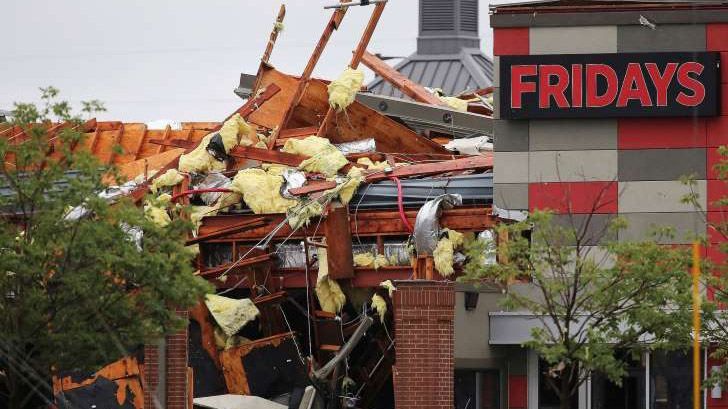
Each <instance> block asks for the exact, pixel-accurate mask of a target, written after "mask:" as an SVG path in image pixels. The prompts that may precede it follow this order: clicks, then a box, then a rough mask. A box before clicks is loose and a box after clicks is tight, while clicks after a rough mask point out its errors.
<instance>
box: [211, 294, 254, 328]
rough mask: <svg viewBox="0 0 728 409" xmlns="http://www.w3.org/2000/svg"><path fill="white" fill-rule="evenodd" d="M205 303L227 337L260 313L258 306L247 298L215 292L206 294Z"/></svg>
mask: <svg viewBox="0 0 728 409" xmlns="http://www.w3.org/2000/svg"><path fill="white" fill-rule="evenodd" d="M205 305H207V308H208V309H209V310H210V314H212V317H213V318H215V322H217V325H219V326H220V329H222V331H223V332H224V333H225V335H227V336H228V337H230V336H233V335H235V333H236V332H238V331H240V330H241V329H242V328H243V327H244V326H245V324H247V323H248V322H250V321H253V320H254V319H255V318H256V317H257V316H258V315H260V311H259V310H258V307H256V306H255V304H253V302H252V301H251V300H250V299H249V298H243V299H242V300H236V299H234V298H227V297H223V296H220V295H216V294H207V295H206V296H205Z"/></svg>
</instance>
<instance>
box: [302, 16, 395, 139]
mask: <svg viewBox="0 0 728 409" xmlns="http://www.w3.org/2000/svg"><path fill="white" fill-rule="evenodd" d="M386 5H387V3H377V5H376V6H374V12H372V15H371V17H370V18H369V22H368V23H367V26H366V28H365V29H364V34H362V37H361V40H359V44H358V45H357V47H356V49H355V50H354V55H353V56H352V57H351V62H350V63H349V67H350V68H352V69H354V70H355V69H357V68H359V63H361V59H362V56H363V55H364V53H365V52H366V50H367V47H368V46H369V41H370V40H371V39H372V35H373V34H374V30H375V29H376V28H377V23H379V18H380V17H382V13H383V12H384V7H385V6H386ZM333 116H334V110H333V108H331V107H330V106H329V109H328V110H327V111H326V116H325V117H324V120H323V122H321V126H320V127H319V130H318V132H317V133H316V134H317V135H326V130H327V128H328V126H329V123H330V122H331V119H332V118H333Z"/></svg>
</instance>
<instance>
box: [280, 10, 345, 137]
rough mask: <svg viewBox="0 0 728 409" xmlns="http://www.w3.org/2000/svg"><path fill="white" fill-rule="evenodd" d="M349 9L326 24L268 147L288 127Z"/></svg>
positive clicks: (334, 14)
mask: <svg viewBox="0 0 728 409" xmlns="http://www.w3.org/2000/svg"><path fill="white" fill-rule="evenodd" d="M345 2H346V0H341V3H345ZM347 10H348V7H342V8H339V9H336V11H334V13H333V14H332V15H331V18H330V19H329V22H328V24H326V28H324V32H323V33H322V34H321V37H319V41H318V43H317V44H316V48H314V50H313V53H312V54H311V57H309V59H308V63H307V64H306V68H304V69H303V73H302V74H301V78H300V79H299V80H298V84H297V86H296V91H295V92H294V93H293V97H292V98H291V101H290V104H289V105H288V107H287V108H286V111H285V114H284V115H283V121H282V122H281V123H280V126H278V129H277V130H276V131H274V132H273V134H272V135H271V138H270V140H269V141H268V149H273V148H274V147H275V146H276V139H277V138H278V133H279V132H280V131H282V130H283V129H286V125H288V122H289V121H290V120H291V117H292V116H293V111H294V110H295V108H296V106H297V105H298V103H299V102H301V97H303V93H304V91H305V90H306V87H307V86H308V82H309V81H310V80H311V75H312V74H313V70H314V68H316V64H317V63H318V61H319V59H320V58H321V54H323V52H324V49H325V48H326V44H328V42H329V39H330V38H331V35H332V34H333V33H334V31H336V30H337V29H338V28H339V25H341V21H342V20H343V19H344V16H345V15H346V11H347Z"/></svg>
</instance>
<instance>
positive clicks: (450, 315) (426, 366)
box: [393, 280, 455, 409]
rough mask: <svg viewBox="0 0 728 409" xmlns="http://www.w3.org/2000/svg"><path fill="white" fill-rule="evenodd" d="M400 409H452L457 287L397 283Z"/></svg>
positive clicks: (396, 389) (396, 392)
mask: <svg viewBox="0 0 728 409" xmlns="http://www.w3.org/2000/svg"><path fill="white" fill-rule="evenodd" d="M395 286H396V287H397V291H395V292H394V328H395V342H396V344H395V345H396V348H395V349H396V354H395V356H396V363H395V366H394V368H393V379H394V400H395V406H396V409H410V408H411V409H415V408H417V409H436V408H437V409H441V408H442V409H444V408H448V409H452V407H453V403H454V398H453V396H454V395H453V376H454V374H453V371H454V360H455V356H454V350H453V349H454V344H455V339H454V334H455V328H454V318H455V284H454V283H452V282H439V281H426V280H410V281H398V282H396V283H395Z"/></svg>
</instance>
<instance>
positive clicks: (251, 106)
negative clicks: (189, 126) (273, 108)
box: [210, 84, 281, 132]
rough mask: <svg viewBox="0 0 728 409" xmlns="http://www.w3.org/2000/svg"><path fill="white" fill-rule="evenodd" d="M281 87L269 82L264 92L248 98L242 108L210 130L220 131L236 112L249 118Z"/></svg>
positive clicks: (244, 117)
mask: <svg viewBox="0 0 728 409" xmlns="http://www.w3.org/2000/svg"><path fill="white" fill-rule="evenodd" d="M280 90H281V87H279V86H278V85H276V84H268V85H267V86H266V87H265V89H264V90H263V92H261V93H260V94H259V95H256V96H255V97H254V98H250V99H248V101H247V102H245V104H243V105H242V106H241V107H240V108H238V109H236V110H235V111H234V112H233V113H232V114H230V115H228V116H227V118H225V120H223V121H222V122H220V124H219V125H217V126H216V127H214V128H213V129H212V130H211V131H210V132H217V131H219V130H220V129H221V128H222V126H223V124H225V121H227V120H228V119H230V118H232V117H233V116H235V114H240V116H241V117H243V119H247V118H248V116H249V115H250V114H252V113H253V112H255V111H256V110H257V109H258V107H260V106H261V105H263V103H265V102H266V101H268V100H269V99H271V98H273V97H274V96H275V95H276V94H277V93H278V92H280Z"/></svg>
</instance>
